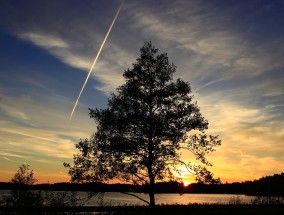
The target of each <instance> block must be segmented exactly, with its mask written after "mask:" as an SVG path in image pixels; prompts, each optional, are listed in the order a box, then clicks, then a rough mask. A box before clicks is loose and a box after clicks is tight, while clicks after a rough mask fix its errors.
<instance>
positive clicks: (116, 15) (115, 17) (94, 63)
mask: <svg viewBox="0 0 284 215" xmlns="http://www.w3.org/2000/svg"><path fill="white" fill-rule="evenodd" d="M123 3H124V0H123V1H122V2H121V4H120V6H119V8H118V10H117V12H116V14H115V16H114V18H113V20H112V23H111V25H110V27H109V29H108V31H107V33H106V36H105V38H104V40H103V42H102V44H101V47H100V49H99V51H98V53H97V55H96V57H95V60H94V62H93V64H92V66H91V68H90V70H89V73H88V75H87V78H86V80H85V83H84V84H83V87H82V89H81V91H80V93H79V96H78V98H77V100H76V102H75V105H74V107H73V110H72V112H71V115H70V118H69V121H70V120H71V118H72V116H73V114H74V111H75V109H76V107H77V104H78V101H79V99H80V96H81V94H82V92H83V90H84V88H85V86H86V84H87V82H88V79H89V77H90V75H91V73H92V70H93V68H94V66H95V65H96V62H97V60H98V58H99V55H100V53H101V51H102V49H103V47H104V44H105V42H106V40H107V38H108V35H109V33H110V32H111V29H112V27H113V25H114V23H115V21H116V19H117V17H118V14H119V12H120V10H121V8H122V5H123Z"/></svg>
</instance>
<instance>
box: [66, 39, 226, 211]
mask: <svg viewBox="0 0 284 215" xmlns="http://www.w3.org/2000/svg"><path fill="white" fill-rule="evenodd" d="M140 52H141V56H140V58H138V59H137V61H136V63H134V64H133V68H132V69H128V70H126V71H125V72H124V74H123V76H124V78H125V84H123V85H122V86H120V87H118V88H117V93H112V94H111V95H110V99H109V101H108V107H107V108H106V109H97V108H95V109H89V110H90V113H89V115H90V117H91V118H93V119H94V120H95V122H96V124H97V131H96V132H95V133H94V134H93V135H92V136H91V138H90V139H84V140H81V141H80V142H79V143H78V144H76V148H77V149H79V151H80V152H79V153H78V154H76V155H74V166H71V165H70V164H66V163H65V164H64V165H65V166H66V167H68V168H69V174H70V175H71V180H72V181H74V182H87V181H88V182H89V181H100V182H104V181H108V180H112V179H120V180H123V181H125V182H132V183H133V184H140V185H146V186H147V187H148V190H147V191H145V192H147V193H148V194H149V199H150V201H147V200H142V201H144V202H147V203H148V204H149V205H151V206H154V205H155V196H154V194H155V189H154V185H155V182H156V181H165V180H174V179H175V178H176V175H177V174H178V172H179V167H180V166H181V165H184V166H185V167H186V168H187V169H188V170H189V171H190V172H191V173H193V174H194V175H195V176H196V180H197V181H202V182H206V183H209V182H217V181H216V180H215V179H214V178H213V175H212V173H210V172H209V171H208V170H207V169H206V168H205V166H206V165H209V166H211V164H210V163H209V162H208V161H207V159H206V158H205V155H206V154H207V153H209V152H212V151H214V147H215V146H218V145H220V144H221V141H220V140H219V139H218V136H211V135H209V136H207V135H206V134H205V130H206V129H208V122H207V121H206V120H205V119H204V118H203V117H202V115H201V113H200V111H199V107H198V106H197V103H196V102H194V101H193V96H192V95H191V88H190V85H189V83H187V82H184V81H182V80H180V79H177V80H176V81H173V74H174V73H175V72H176V66H175V65H174V64H170V63H169V60H168V57H167V54H158V49H156V48H155V47H154V46H153V45H152V44H151V42H149V43H145V44H144V46H143V47H142V48H141V49H140ZM194 130H196V131H198V134H192V133H193V132H192V131H194ZM184 150H187V151H190V152H191V153H192V154H193V155H194V157H195V159H196V160H199V161H200V162H201V163H202V164H204V165H197V164H193V163H186V162H184V161H182V160H181V155H182V152H183V151H184ZM174 172H177V173H176V174H175V173H174ZM131 195H133V194H131ZM136 197H137V198H139V197H138V196H136ZM140 199H141V198H140Z"/></svg>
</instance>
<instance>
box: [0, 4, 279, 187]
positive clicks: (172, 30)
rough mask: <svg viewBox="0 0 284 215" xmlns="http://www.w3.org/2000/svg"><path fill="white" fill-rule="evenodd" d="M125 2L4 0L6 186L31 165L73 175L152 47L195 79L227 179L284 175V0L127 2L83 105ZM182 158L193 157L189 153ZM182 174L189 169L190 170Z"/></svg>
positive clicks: (1, 109) (0, 163) (1, 92)
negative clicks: (82, 148)
mask: <svg viewBox="0 0 284 215" xmlns="http://www.w3.org/2000/svg"><path fill="white" fill-rule="evenodd" d="M119 5H120V0H80V1H76V0H60V1H55V0H41V1H37V0H0V182H5V181H9V180H10V179H11V178H12V177H13V175H14V174H15V172H16V171H17V169H18V167H19V166H21V165H22V164H29V165H30V168H31V169H33V170H34V173H35V178H37V179H38V182H39V183H54V182H66V181H69V180H70V176H69V175H68V174H67V172H68V169H66V168H64V167H63V163H64V162H70V163H72V162H73V154H76V153H78V151H77V150H76V148H75V144H76V143H78V142H79V140H80V138H81V139H85V138H89V137H90V136H91V135H92V133H94V132H95V131H96V124H95V122H94V121H93V120H92V119H90V118H89V116H88V113H89V111H88V108H106V107H107V101H108V98H109V93H110V92H115V90H116V88H117V87H118V86H119V85H121V84H123V83H124V80H123V77H122V74H123V72H124V71H125V70H126V69H127V68H132V64H133V63H134V62H135V61H136V59H137V58H138V57H139V54H140V51H139V50H140V48H141V46H142V45H143V44H144V42H148V41H152V44H153V45H154V46H155V47H156V48H158V49H159V52H160V53H168V57H169V61H170V62H173V63H174V64H175V65H176V66H177V72H176V74H175V75H174V78H175V79H176V78H181V79H183V80H185V81H188V82H189V83H190V85H191V87H192V92H193V95H194V98H195V100H196V101H197V103H198V106H199V107H200V110H201V113H202V115H203V116H204V117H205V118H206V119H207V120H208V121H209V129H208V132H207V133H209V134H214V135H219V137H220V139H221V140H222V146H219V147H218V148H216V151H215V152H213V153H211V154H210V155H208V159H209V161H210V162H211V163H212V164H213V167H211V168H210V170H211V171H212V172H213V173H214V175H215V176H216V177H220V179H221V181H222V182H224V183H225V182H237V181H246V180H254V179H258V178H260V177H263V176H267V175H273V174H276V173H281V172H283V171H284V142H283V140H284V116H283V113H284V111H283V110H284V108H283V107H284V60H283V57H284V27H283V26H284V13H283V11H284V1H283V0H273V1H271V0H249V1H248V0H238V1H235V0H216V1H210V0H176V1H172V0H143V1H141V0H125V2H124V5H123V7H122V9H121V11H120V14H119V16H118V18H117V20H116V22H115V24H114V26H113V29H112V31H111V33H110V35H109V37H108V39H107V41H106V43H105V46H104V48H103V50H102V52H101V54H100V56H99V58H98V61H97V64H96V65H95V67H94V69H93V71H92V74H91V77H90V79H89V81H88V83H87V85H86V88H85V90H84V91H83V93H82V96H81V98H80V100H79V103H78V106H77V109H76V110H75V112H74V115H73V118H72V120H71V121H70V122H69V117H70V114H71V111H72V108H73V106H74V103H75V101H76V99H77V96H78V94H79V92H80V90H81V87H82V85H83V83H84V81H85V78H86V76H87V74H88V71H89V69H90V67H91V65H92V63H93V60H94V58H95V56H96V53H97V52H98V50H99V48H100V45H101V43H102V41H103V39H104V36H105V34H106V32H107V31H108V28H109V26H110V24H111V22H112V20H113V17H114V15H115V13H116V12H117V10H118V8H119ZM184 160H186V161H192V162H194V161H195V159H194V157H193V156H192V155H191V154H188V153H187V154H185V156H184ZM183 178H184V180H185V181H190V182H193V179H192V176H190V175H188V174H187V173H186V172H183Z"/></svg>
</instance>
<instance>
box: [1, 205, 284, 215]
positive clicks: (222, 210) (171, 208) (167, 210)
mask: <svg viewBox="0 0 284 215" xmlns="http://www.w3.org/2000/svg"><path fill="white" fill-rule="evenodd" d="M68 212H69V213H72V214H74V213H75V214H79V213H92V212H98V213H102V214H199V215H203V214H210V215H214V214H216V215H217V214H218V215H220V214H230V215H232V214H284V205H273V204H271V205H250V204H240V205H228V204H225V205H224V204H190V205H158V206H156V207H149V206H111V207H7V206H6V207H4V206H2V207H0V214H41V213H42V214H63V213H64V214H66V213H68Z"/></svg>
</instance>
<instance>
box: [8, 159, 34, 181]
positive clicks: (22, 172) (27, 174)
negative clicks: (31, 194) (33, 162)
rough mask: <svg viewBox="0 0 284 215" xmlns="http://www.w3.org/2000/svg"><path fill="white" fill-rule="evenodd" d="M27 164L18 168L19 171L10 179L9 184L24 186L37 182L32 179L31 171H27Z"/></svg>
mask: <svg viewBox="0 0 284 215" xmlns="http://www.w3.org/2000/svg"><path fill="white" fill-rule="evenodd" d="M29 167H30V166H29V165H28V164H23V165H22V166H20V167H19V170H18V171H17V173H16V174H15V175H14V177H13V178H12V179H11V182H12V183H14V184H25V185H33V184H34V183H36V182H37V179H35V178H34V173H33V170H30V169H29Z"/></svg>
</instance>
